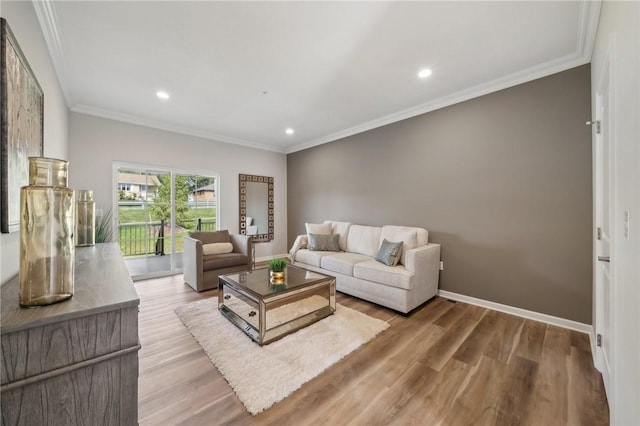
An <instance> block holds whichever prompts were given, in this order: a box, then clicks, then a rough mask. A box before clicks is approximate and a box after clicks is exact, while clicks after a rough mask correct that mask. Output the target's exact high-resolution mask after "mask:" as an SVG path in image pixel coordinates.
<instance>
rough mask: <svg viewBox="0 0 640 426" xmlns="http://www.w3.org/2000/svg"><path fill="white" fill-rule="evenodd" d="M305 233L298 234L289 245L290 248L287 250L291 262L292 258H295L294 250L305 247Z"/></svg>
mask: <svg viewBox="0 0 640 426" xmlns="http://www.w3.org/2000/svg"><path fill="white" fill-rule="evenodd" d="M307 243H308V241H307V235H306V234H304V235H298V236H297V237H296V240H295V241H294V242H293V245H292V246H291V250H289V258H290V259H291V261H292V262H293V261H294V260H296V252H297V251H298V250H300V249H303V248H307Z"/></svg>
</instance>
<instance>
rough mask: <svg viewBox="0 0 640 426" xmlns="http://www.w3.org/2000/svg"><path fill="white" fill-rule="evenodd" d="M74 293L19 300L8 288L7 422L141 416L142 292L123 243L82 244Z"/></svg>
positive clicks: (134, 420) (112, 421)
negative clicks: (50, 299)
mask: <svg viewBox="0 0 640 426" xmlns="http://www.w3.org/2000/svg"><path fill="white" fill-rule="evenodd" d="M74 287H75V289H74V295H73V297H72V298H71V299H70V300H67V301H64V302H60V303H57V304H54V305H49V306H44V307H38V308H32V309H25V308H21V307H20V306H19V304H18V290H19V281H18V277H17V276H16V277H15V278H13V279H12V280H10V281H9V282H7V283H5V284H4V285H3V286H2V288H1V297H2V299H1V301H0V305H1V307H0V311H1V312H0V313H1V322H0V334H1V346H2V366H1V368H2V381H1V385H0V393H1V395H0V396H1V399H2V411H1V413H2V419H1V420H2V425H136V424H138V350H140V342H139V340H138V305H139V302H140V300H139V298H138V294H137V293H136V290H135V288H134V286H133V282H132V281H131V277H130V276H129V273H128V271H127V268H126V266H125V264H124V261H123V260H122V256H121V254H120V249H119V247H118V245H117V244H116V243H107V244H97V245H95V246H93V247H77V248H76V261H75V281H74Z"/></svg>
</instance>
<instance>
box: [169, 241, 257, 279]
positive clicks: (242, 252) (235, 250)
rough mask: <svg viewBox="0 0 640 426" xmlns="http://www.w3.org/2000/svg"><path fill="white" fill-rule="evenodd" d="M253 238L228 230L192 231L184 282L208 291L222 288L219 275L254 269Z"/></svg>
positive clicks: (188, 242) (185, 262)
mask: <svg viewBox="0 0 640 426" xmlns="http://www.w3.org/2000/svg"><path fill="white" fill-rule="evenodd" d="M251 238H252V237H251V236H249V235H240V234H229V231H227V230H223V231H214V232H190V233H189V236H188V237H184V253H183V255H182V260H183V262H182V263H183V271H184V282H185V283H187V284H189V286H191V287H192V288H193V289H194V290H195V291H204V290H209V289H212V288H217V287H218V275H224V274H230V273H233V272H239V271H248V270H250V269H251Z"/></svg>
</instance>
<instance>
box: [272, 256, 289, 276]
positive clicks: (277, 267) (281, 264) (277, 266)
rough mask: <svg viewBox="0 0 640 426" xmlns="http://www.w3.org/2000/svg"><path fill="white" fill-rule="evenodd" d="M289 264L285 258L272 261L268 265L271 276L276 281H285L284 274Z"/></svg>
mask: <svg viewBox="0 0 640 426" xmlns="http://www.w3.org/2000/svg"><path fill="white" fill-rule="evenodd" d="M288 264H289V262H288V261H287V259H285V258H280V259H272V260H270V261H269V262H268V263H267V266H268V267H269V275H270V276H271V278H272V279H274V280H284V272H285V269H287V265H288Z"/></svg>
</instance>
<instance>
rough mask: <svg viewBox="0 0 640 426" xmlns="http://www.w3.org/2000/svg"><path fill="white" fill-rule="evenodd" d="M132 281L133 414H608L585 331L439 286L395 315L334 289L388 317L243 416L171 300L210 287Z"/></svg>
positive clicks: (545, 420) (486, 417)
mask: <svg viewBox="0 0 640 426" xmlns="http://www.w3.org/2000/svg"><path fill="white" fill-rule="evenodd" d="M135 286H136V289H137V291H138V294H139V295H140V340H141V342H142V350H141V351H140V377H139V422H140V424H141V425H178V424H183V425H218V424H229V425H262V424H272V425H307V424H308V425H316V424H319V425H323V424H327V425H343V424H351V425H387V424H388V425H413V424H415V425H447V426H458V425H541V426H549V425H554V426H555V425H558V426H560V425H571V426H573V425H590V426H592V425H607V424H608V423H609V409H608V406H607V401H606V397H605V394H604V386H603V384H602V378H601V376H600V374H599V373H598V372H597V371H596V370H595V368H594V367H593V362H592V358H591V352H590V347H589V339H588V336H587V335H585V334H582V333H577V332H573V331H569V330H565V329H562V328H558V327H554V326H551V325H546V324H543V323H538V322H535V321H530V320H525V319H522V318H519V317H515V316H511V315H507V314H503V313H500V312H496V311H491V310H487V309H484V308H480V307H477V306H473V305H468V304H464V303H459V302H458V303H455V302H451V301H448V300H446V299H442V298H436V299H435V300H433V301H431V302H430V303H428V304H426V305H425V306H423V307H421V308H420V309H418V310H417V311H414V312H413V313H412V314H411V315H409V316H407V317H405V316H402V315H399V314H397V313H394V312H392V311H390V310H388V309H385V308H382V307H379V306H377V305H374V304H371V303H368V302H365V301H362V300H359V299H356V298H353V297H350V296H346V295H343V294H340V293H339V294H338V298H337V301H338V303H340V304H343V305H345V306H348V307H350V308H353V309H357V310H359V311H361V312H364V313H366V314H368V315H371V316H373V317H376V318H380V319H383V320H385V321H387V322H389V323H390V324H391V327H390V328H389V329H388V330H387V331H385V332H384V333H382V334H381V335H379V336H378V337H376V338H375V339H373V340H372V341H370V342H368V343H367V344H365V345H364V346H362V347H361V348H359V349H358V350H356V351H355V352H353V353H352V354H350V355H349V356H347V357H346V358H345V359H343V360H342V361H340V362H339V363H337V364H336V365H334V366H333V367H331V368H329V369H328V370H327V371H325V372H324V373H323V374H321V375H320V376H318V377H316V378H315V379H314V380H312V381H310V382H308V383H306V384H305V385H303V387H302V388H300V389H299V390H298V391H296V392H294V393H293V394H292V395H291V396H289V397H288V398H286V399H284V400H283V401H281V402H280V403H278V404H276V405H274V406H273V407H271V408H270V409H269V410H267V411H265V412H264V413H261V414H259V415H257V416H251V415H250V414H249V413H248V412H247V411H246V410H245V409H244V407H243V405H242V403H241V402H240V401H239V400H238V399H237V397H236V396H235V394H234V392H233V391H232V389H231V388H230V387H229V385H228V384H227V382H226V381H225V380H224V378H223V377H222V376H221V375H220V373H218V370H217V369H216V368H215V367H214V366H213V364H212V363H211V362H210V360H209V358H208V357H207V355H206V354H205V353H204V351H203V350H202V349H201V348H200V346H199V345H198V343H196V341H195V340H194V339H193V338H192V336H191V334H190V333H189V332H188V331H187V329H186V328H185V327H184V326H183V325H182V323H181V322H180V320H179V319H178V317H177V316H176V315H175V314H174V312H173V309H174V308H175V307H177V306H180V305H184V304H187V303H190V302H193V301H196V300H200V299H202V298H207V297H216V296H217V290H211V291H208V292H203V293H199V294H198V293H195V292H194V291H192V290H191V288H190V287H188V286H186V285H185V284H184V283H183V282H182V275H176V276H173V277H166V278H158V279H152V280H146V281H139V282H136V283H135ZM250 367H251V366H247V368H250Z"/></svg>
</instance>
